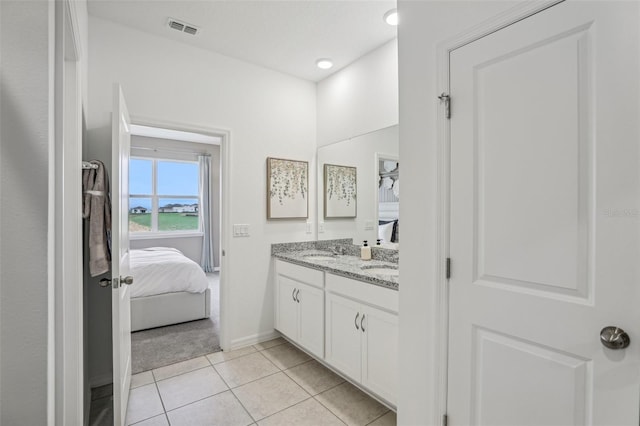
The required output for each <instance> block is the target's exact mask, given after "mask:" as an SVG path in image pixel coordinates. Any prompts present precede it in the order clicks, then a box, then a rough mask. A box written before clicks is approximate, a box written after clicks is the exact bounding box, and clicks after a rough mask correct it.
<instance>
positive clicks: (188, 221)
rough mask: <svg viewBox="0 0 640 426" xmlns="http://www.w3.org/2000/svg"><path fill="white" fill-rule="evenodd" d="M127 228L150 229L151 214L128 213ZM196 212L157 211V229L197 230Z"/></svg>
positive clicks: (138, 230) (133, 230)
mask: <svg viewBox="0 0 640 426" xmlns="http://www.w3.org/2000/svg"><path fill="white" fill-rule="evenodd" d="M129 230H130V231H131V232H145V231H146V232H149V231H151V214H150V213H138V214H129ZM197 230H198V214H197V213H195V214H190V213H158V231H159V232H163V231H197Z"/></svg>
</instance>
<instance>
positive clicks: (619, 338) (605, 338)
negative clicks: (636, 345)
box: [600, 326, 631, 349]
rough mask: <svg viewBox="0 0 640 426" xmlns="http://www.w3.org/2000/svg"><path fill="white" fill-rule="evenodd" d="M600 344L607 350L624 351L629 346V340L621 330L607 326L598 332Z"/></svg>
mask: <svg viewBox="0 0 640 426" xmlns="http://www.w3.org/2000/svg"><path fill="white" fill-rule="evenodd" d="M600 342H601V343H602V344H603V345H604V346H605V347H607V348H609V349H624V348H626V347H627V346H629V343H630V342H631V339H630V338H629V335H628V334H627V333H626V332H625V331H624V330H623V329H621V328H619V327H615V326H609V327H605V328H603V329H602V331H600Z"/></svg>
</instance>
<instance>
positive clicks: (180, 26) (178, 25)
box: [168, 18, 198, 35]
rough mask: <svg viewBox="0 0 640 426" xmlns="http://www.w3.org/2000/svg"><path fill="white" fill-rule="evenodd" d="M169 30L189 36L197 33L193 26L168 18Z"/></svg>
mask: <svg viewBox="0 0 640 426" xmlns="http://www.w3.org/2000/svg"><path fill="white" fill-rule="evenodd" d="M168 25H169V28H173V29H174V30H177V31H180V32H184V33H187V34H191V35H196V34H197V33H198V28H197V27H194V26H193V25H190V24H187V23H185V22H180V21H178V20H177V19H173V18H169V21H168Z"/></svg>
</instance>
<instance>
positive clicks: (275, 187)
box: [267, 157, 309, 219]
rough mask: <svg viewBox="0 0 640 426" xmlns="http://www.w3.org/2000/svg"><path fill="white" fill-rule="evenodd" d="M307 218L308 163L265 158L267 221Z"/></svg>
mask: <svg viewBox="0 0 640 426" xmlns="http://www.w3.org/2000/svg"><path fill="white" fill-rule="evenodd" d="M308 217H309V163H308V162H307V161H296V160H284V159H282V158H271V157H269V158H267V219H306V218H308Z"/></svg>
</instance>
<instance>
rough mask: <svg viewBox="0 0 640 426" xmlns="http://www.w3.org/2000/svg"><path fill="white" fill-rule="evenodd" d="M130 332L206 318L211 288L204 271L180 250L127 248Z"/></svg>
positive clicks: (208, 311)
mask: <svg viewBox="0 0 640 426" xmlns="http://www.w3.org/2000/svg"><path fill="white" fill-rule="evenodd" d="M130 266H131V275H133V276H134V277H135V281H134V285H132V286H131V331H139V330H145V329H148V328H155V327H162V326H165V325H171V324H177V323H181V322H186V321H193V320H197V319H202V318H209V316H210V312H211V306H210V303H211V302H210V301H211V297H210V296H211V290H210V289H209V282H208V280H207V276H206V275H205V273H204V271H203V270H202V268H201V267H200V265H198V264H197V263H195V262H194V261H192V260H191V259H189V258H187V257H186V256H184V254H182V252H180V250H177V249H174V248H170V247H151V248H146V249H140V250H131V251H130Z"/></svg>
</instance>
